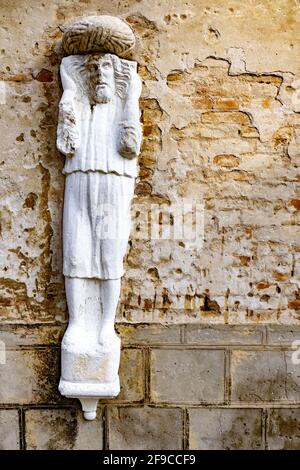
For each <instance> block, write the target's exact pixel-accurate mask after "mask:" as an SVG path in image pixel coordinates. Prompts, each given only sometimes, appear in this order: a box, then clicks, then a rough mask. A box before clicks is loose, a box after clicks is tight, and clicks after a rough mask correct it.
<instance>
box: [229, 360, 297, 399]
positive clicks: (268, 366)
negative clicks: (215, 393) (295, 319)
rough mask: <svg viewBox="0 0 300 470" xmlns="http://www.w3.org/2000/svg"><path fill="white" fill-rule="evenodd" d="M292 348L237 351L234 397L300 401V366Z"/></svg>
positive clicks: (234, 365) (233, 371)
mask: <svg viewBox="0 0 300 470" xmlns="http://www.w3.org/2000/svg"><path fill="white" fill-rule="evenodd" d="M291 354H292V352H291V351H233V353H232V360H231V374H232V377H231V380H232V400H233V401H234V402H236V401H244V402H274V401H275V402H276V401H283V402H286V401H296V402H299V401H300V367H299V365H294V364H293V362H292V358H291Z"/></svg>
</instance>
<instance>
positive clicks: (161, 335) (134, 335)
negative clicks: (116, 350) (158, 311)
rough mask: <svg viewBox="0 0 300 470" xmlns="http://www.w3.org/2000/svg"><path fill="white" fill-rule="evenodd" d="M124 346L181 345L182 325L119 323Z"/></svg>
mask: <svg viewBox="0 0 300 470" xmlns="http://www.w3.org/2000/svg"><path fill="white" fill-rule="evenodd" d="M116 327H117V332H118V333H119V334H120V336H121V339H122V344H127V343H130V344H145V345H147V344H149V345H152V344H168V343H180V338H181V336H180V325H157V324H152V325H151V324H150V325H147V324H144V325H143V324H140V325H138V324H135V325H133V324H129V323H119V324H118V323H117V324H116Z"/></svg>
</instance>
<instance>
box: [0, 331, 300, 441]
mask: <svg viewBox="0 0 300 470" xmlns="http://www.w3.org/2000/svg"><path fill="white" fill-rule="evenodd" d="M117 328H118V332H119V333H120V335H121V337H122V341H123V351H122V360H121V367H120V372H121V373H120V376H121V387H122V388H121V394H120V395H119V397H118V398H116V399H114V400H106V401H105V400H102V401H100V402H99V407H98V413H97V419H96V420H95V421H92V422H87V421H84V420H83V418H82V412H81V409H80V406H79V402H77V400H75V399H74V400H72V399H66V398H63V397H61V396H60V395H59V394H58V392H57V381H58V378H59V343H58V339H59V338H60V337H61V335H62V332H63V329H62V328H61V327H58V326H56V327H55V326H47V327H45V326H44V327H41V326H38V327H33V328H29V327H19V328H17V329H14V328H12V327H9V326H7V327H6V328H4V329H3V330H2V332H1V335H0V338H1V339H2V341H4V340H5V343H6V346H7V351H6V360H7V365H6V366H4V365H1V366H0V367H1V371H3V373H2V374H1V390H0V403H1V405H0V448H2V449H28V450H29V449H48V450H55V449H94V450H95V449H96V450H97V449H98V450H100V449H114V450H115V449H149V450H151V449H159V450H160V449H219V450H220V449H299V448H300V364H294V363H293V361H292V358H291V355H292V354H293V352H294V350H293V349H292V342H293V341H294V340H297V339H298V340H299V339H300V328H299V327H293V328H292V327H289V328H287V327H282V326H263V327H257V326H254V327H253V326H228V325H225V326H221V325H217V326H209V325H207V326H204V325H203V326H195V325H173V326H161V325H153V324H152V325H151V324H140V325H128V324H124V323H123V324H122V323H120V324H118V326H117Z"/></svg>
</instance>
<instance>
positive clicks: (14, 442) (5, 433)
mask: <svg viewBox="0 0 300 470" xmlns="http://www.w3.org/2000/svg"><path fill="white" fill-rule="evenodd" d="M19 448H20V446H19V416H18V411H17V410H0V450H19Z"/></svg>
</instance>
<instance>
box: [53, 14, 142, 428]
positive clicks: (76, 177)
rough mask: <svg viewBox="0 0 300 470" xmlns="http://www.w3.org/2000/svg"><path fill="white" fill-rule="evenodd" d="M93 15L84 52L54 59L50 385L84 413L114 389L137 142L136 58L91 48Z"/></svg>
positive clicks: (138, 89)
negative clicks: (64, 312)
mask: <svg viewBox="0 0 300 470" xmlns="http://www.w3.org/2000/svg"><path fill="white" fill-rule="evenodd" d="M92 18H94V23H93V21H89V20H88V18H87V19H85V29H84V35H85V36H84V41H81V42H80V48H79V50H80V52H84V51H83V50H82V49H84V44H87V45H89V47H91V46H93V47H91V50H92V51H93V52H91V53H90V50H89V49H88V47H87V46H86V48H87V49H86V52H88V53H86V54H76V53H75V54H74V55H69V56H67V57H65V58H64V59H63V60H62V64H61V69H60V74H61V80H62V85H63V90H64V92H63V96H62V98H61V101H60V105H59V121H58V128H57V147H58V149H59V150H60V151H61V152H62V153H63V154H64V155H65V156H66V160H65V166H64V170H63V172H64V174H65V175H66V184H65V197H64V212H63V271H64V276H65V288H66V297H67V304H68V310H69V325H68V328H67V330H66V333H65V335H64V338H63V341H62V372H61V380H60V384H59V390H60V392H61V393H62V394H63V395H65V396H68V397H77V398H79V399H80V401H81V403H82V407H83V411H84V416H85V418H86V419H94V418H95V416H96V406H97V400H98V398H101V397H114V396H116V395H118V393H119V390H120V385H119V377H118V368H119V360H120V339H119V337H118V336H117V335H116V333H115V329H114V320H115V313H116V308H117V304H118V300H119V296H120V285H121V276H122V274H123V258H124V255H125V253H126V249H127V244H128V238H129V233H130V205H131V201H132V197H133V193H134V182H135V177H136V176H137V156H138V154H139V151H140V145H141V126H140V123H139V117H140V112H139V104H138V99H139V96H140V93H141V81H140V79H139V77H138V75H137V71H136V62H133V61H129V60H126V59H121V58H119V57H118V56H117V55H115V54H112V53H105V52H97V51H95V49H96V50H97V47H95V44H93V38H94V39H95V34H94V35H93V30H92V32H91V31H89V28H90V29H91V26H90V25H92V27H93V28H94V27H95V21H96V24H97V27H99V24H98V23H99V20H98V17H96V20H95V17H92ZM99 18H100V19H101V17H99ZM104 18H106V22H107V18H108V17H104ZM97 21H98V23H97ZM114 21H115V22H116V21H117V23H116V24H118V22H120V21H121V20H118V19H117V18H114ZM100 23H101V21H100ZM122 23H123V22H122ZM108 24H109V22H108ZM122 27H123V28H124V25H123V26H122ZM126 27H128V25H126ZM128 28H129V27H128ZM81 31H82V30H81ZM71 36H72V35H71ZM77 37H78V36H76V38H77ZM89 37H90V38H92V39H90V40H89ZM68 47H69V48H70V41H69V43H68ZM102 48H104V49H105V44H104V46H103V44H102ZM65 49H66V47H65ZM109 50H113V51H114V49H112V48H111V47H110V49H109ZM72 51H75V52H76V47H75V48H74V47H73V49H72Z"/></svg>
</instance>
